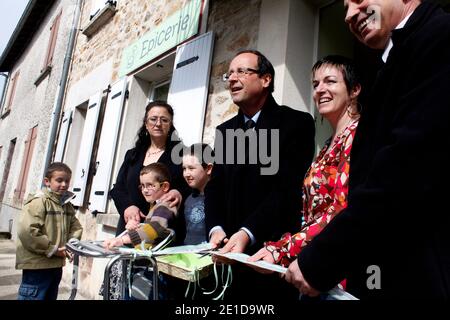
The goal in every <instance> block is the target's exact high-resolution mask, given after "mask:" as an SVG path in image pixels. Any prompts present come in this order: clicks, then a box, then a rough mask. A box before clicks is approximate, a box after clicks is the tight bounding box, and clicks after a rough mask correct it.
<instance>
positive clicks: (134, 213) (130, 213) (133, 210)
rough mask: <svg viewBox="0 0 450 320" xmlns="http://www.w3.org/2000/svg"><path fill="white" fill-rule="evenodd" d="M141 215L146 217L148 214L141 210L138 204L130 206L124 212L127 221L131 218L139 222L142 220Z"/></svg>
mask: <svg viewBox="0 0 450 320" xmlns="http://www.w3.org/2000/svg"><path fill="white" fill-rule="evenodd" d="M141 217H142V218H145V217H146V215H145V214H143V213H142V212H141V210H140V209H139V208H138V207H136V206H129V207H128V208H126V209H125V211H124V213H123V218H124V219H125V223H128V221H130V220H134V221H137V222H141Z"/></svg>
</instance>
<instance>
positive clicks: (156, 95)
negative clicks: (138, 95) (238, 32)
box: [150, 80, 170, 101]
mask: <svg viewBox="0 0 450 320" xmlns="http://www.w3.org/2000/svg"><path fill="white" fill-rule="evenodd" d="M169 89H170V80H167V81H164V82H162V83H159V84H157V85H156V86H155V88H154V89H153V90H152V94H151V98H150V101H156V100H158V101H167V97H168V96H169Z"/></svg>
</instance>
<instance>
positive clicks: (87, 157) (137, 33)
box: [55, 0, 354, 297]
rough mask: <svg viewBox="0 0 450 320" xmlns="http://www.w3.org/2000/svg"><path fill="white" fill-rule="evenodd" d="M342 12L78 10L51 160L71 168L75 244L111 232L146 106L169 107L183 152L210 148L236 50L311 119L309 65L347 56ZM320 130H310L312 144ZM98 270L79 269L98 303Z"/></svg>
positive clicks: (142, 6)
mask: <svg viewBox="0 0 450 320" xmlns="http://www.w3.org/2000/svg"><path fill="white" fill-rule="evenodd" d="M343 10H344V9H343V5H342V3H341V1H313V0H300V1H299V0H247V1H241V0H209V1H208V0H152V1H147V0H118V1H106V2H105V1H94V0H92V1H84V4H83V7H82V10H81V19H80V32H79V34H78V36H77V40H76V47H75V51H74V55H73V61H72V68H71V72H70V78H69V81H68V85H67V91H66V96H65V104H64V117H63V120H62V124H61V127H60V133H59V138H58V142H57V146H56V152H55V159H56V160H63V161H64V162H66V163H67V164H69V166H70V167H72V168H73V169H74V176H73V178H72V180H73V190H74V192H75V193H76V194H77V198H76V199H75V201H74V204H75V205H76V206H77V207H78V208H79V217H80V220H81V221H82V222H83V224H84V227H85V232H84V235H83V237H85V238H87V239H98V240H102V239H105V238H107V237H111V236H112V235H113V234H114V231H115V227H116V225H117V221H118V214H117V210H116V208H115V206H114V204H113V202H112V201H111V200H110V199H109V198H108V190H110V188H111V187H112V184H113V183H114V179H115V178H116V176H117V172H118V169H119V166H120V164H121V162H122V160H123V158H124V155H125V152H126V150H128V149H129V148H131V147H132V146H133V145H134V142H135V138H136V133H137V130H138V128H139V127H140V125H141V121H142V117H143V114H144V108H145V106H146V104H147V103H148V102H149V101H150V100H152V99H163V100H165V99H167V100H168V101H169V103H171V104H172V105H173V106H174V109H175V119H174V122H175V126H176V128H177V129H178V131H179V133H180V135H181V137H182V139H183V141H184V143H185V144H187V145H189V144H191V143H194V142H200V141H204V142H206V143H210V144H212V142H213V141H214V132H215V127H216V126H217V125H219V124H220V123H222V122H223V121H225V120H228V119H229V118H231V117H232V116H234V115H235V114H236V112H237V110H238V109H237V107H236V106H235V105H234V104H233V103H232V100H231V98H230V96H229V93H228V91H227V89H226V86H225V83H224V82H223V81H222V74H223V73H225V72H226V71H227V68H228V64H229V62H230V61H231V59H232V57H233V56H234V54H235V53H236V52H237V51H239V50H241V49H247V48H253V49H258V50H260V51H262V52H263V53H264V54H265V55H267V57H268V58H269V59H270V60H271V61H272V62H273V64H274V67H275V70H276V77H275V93H274V96H275V99H276V100H277V101H278V103H280V104H286V105H289V106H291V107H292V108H295V109H299V110H303V111H307V112H310V113H311V114H314V113H315V111H314V106H313V104H312V95H311V91H312V90H311V81H310V69H311V66H312V64H313V63H314V61H315V60H316V59H317V57H319V56H322V55H324V53H342V54H346V55H350V56H351V55H353V51H354V49H353V47H354V45H353V43H354V42H353V40H352V38H351V36H350V34H349V33H348V31H347V29H346V26H345V25H344V22H343ZM328 130H329V129H328V128H327V127H325V125H322V124H321V123H320V121H319V122H318V142H317V143H318V144H319V145H320V144H322V143H323V141H324V140H325V138H327V137H328V135H329V131H328ZM80 151H82V152H80ZM94 171H95V172H94ZM105 264H106V261H104V260H102V259H94V260H92V259H87V260H83V261H82V266H81V271H82V272H81V276H80V283H79V284H80V285H79V286H80V289H81V290H82V291H83V293H84V294H85V295H87V296H91V297H97V296H96V295H97V293H98V288H99V286H100V282H101V280H102V277H103V271H104V267H105ZM69 271H70V270H69ZM70 276H71V275H70V272H67V273H66V274H65V281H66V282H69V281H70Z"/></svg>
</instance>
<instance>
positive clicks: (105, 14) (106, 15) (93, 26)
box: [83, 0, 117, 37]
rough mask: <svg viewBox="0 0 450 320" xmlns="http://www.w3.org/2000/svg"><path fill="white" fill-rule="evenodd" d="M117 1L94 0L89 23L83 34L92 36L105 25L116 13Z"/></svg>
mask: <svg viewBox="0 0 450 320" xmlns="http://www.w3.org/2000/svg"><path fill="white" fill-rule="evenodd" d="M116 5H117V1H105V0H92V1H91V11H90V16H89V22H88V24H87V25H86V26H85V27H84V28H83V34H84V35H85V36H87V37H92V36H93V35H94V34H95V33H96V32H97V31H98V30H99V29H100V28H101V27H102V26H103V25H105V24H106V23H108V21H110V19H111V18H112V17H113V16H114V15H115V14H116Z"/></svg>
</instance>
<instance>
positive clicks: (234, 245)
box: [219, 230, 250, 253]
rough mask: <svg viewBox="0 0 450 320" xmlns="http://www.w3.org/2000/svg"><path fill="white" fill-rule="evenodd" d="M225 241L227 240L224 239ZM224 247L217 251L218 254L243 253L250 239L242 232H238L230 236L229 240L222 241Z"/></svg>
mask: <svg viewBox="0 0 450 320" xmlns="http://www.w3.org/2000/svg"><path fill="white" fill-rule="evenodd" d="M226 240H227V239H226ZM224 243H225V246H224V247H223V248H222V249H220V250H219V252H220V253H227V252H238V253H241V252H244V251H245V248H246V247H247V245H248V244H249V243H250V237H249V236H248V234H247V232H245V231H244V230H239V231H238V232H236V233H235V234H233V235H232V236H231V238H230V239H228V240H227V241H224Z"/></svg>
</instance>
